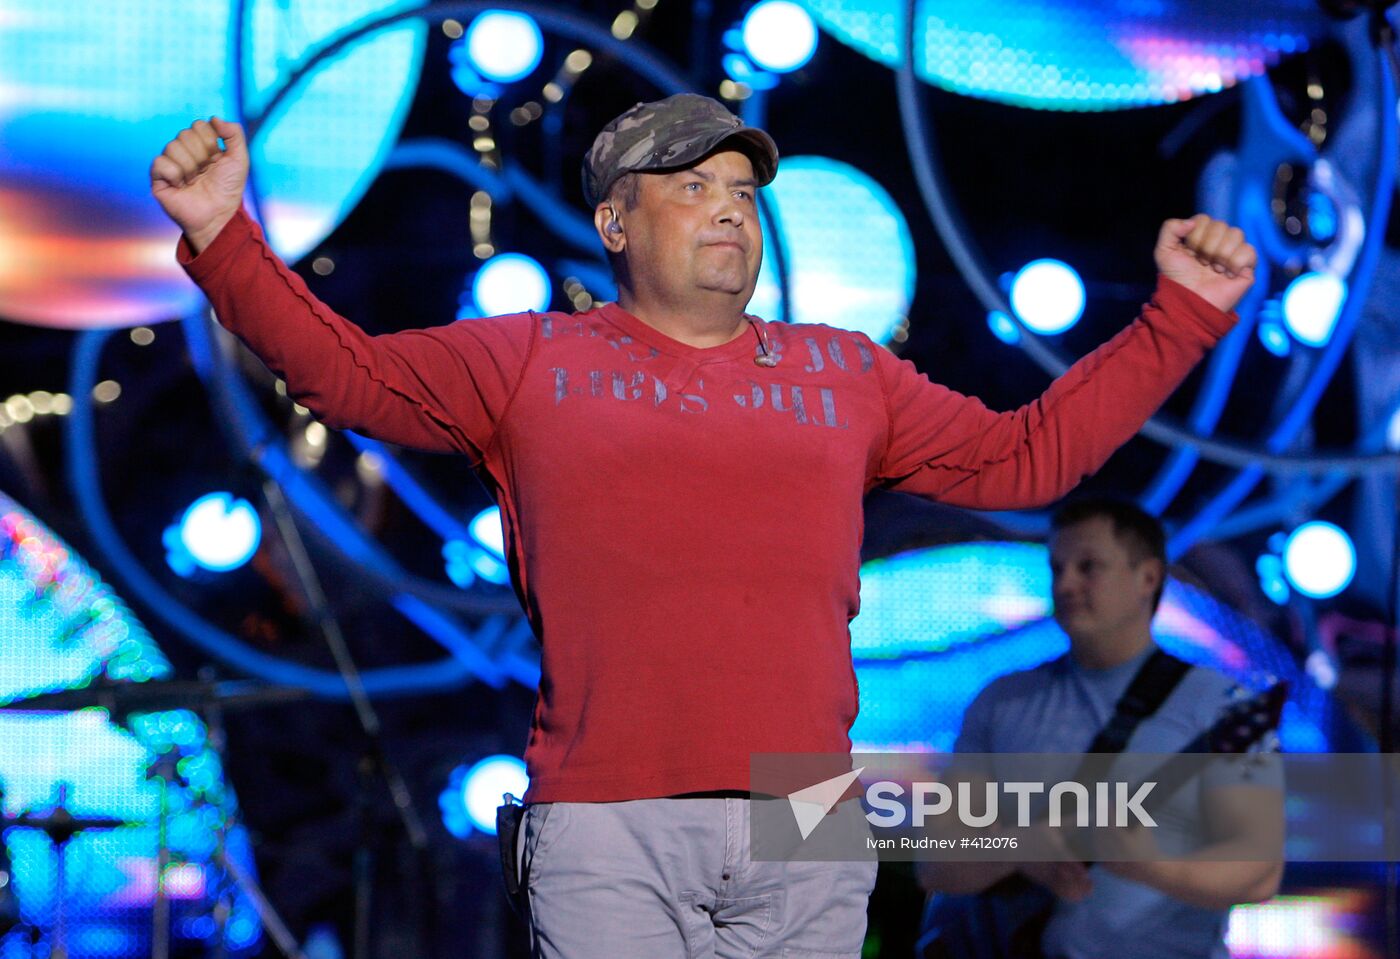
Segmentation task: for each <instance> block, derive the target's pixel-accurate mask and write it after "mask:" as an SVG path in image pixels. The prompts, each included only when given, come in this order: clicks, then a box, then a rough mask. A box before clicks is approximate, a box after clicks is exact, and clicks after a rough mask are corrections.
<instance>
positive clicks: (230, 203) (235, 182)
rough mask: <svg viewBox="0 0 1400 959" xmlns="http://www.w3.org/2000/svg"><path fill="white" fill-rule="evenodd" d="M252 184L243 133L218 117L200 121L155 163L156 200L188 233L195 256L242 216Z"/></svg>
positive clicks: (180, 136)
mask: <svg viewBox="0 0 1400 959" xmlns="http://www.w3.org/2000/svg"><path fill="white" fill-rule="evenodd" d="M221 139H222V140H223V141H224V145H223V147H222V148H220V147H219V140H221ZM247 182H248V144H247V141H245V140H244V138H243V128H242V127H241V126H239V125H238V124H237V123H230V122H229V121H227V120H220V119H219V118H218V117H212V118H210V120H209V121H207V122H206V121H204V120H196V121H195V122H194V123H192V124H190V125H189V126H188V127H186V128H185V129H183V130H181V131H180V134H179V136H177V137H175V139H173V140H171V141H170V142H169V143H167V144H166V145H165V149H164V150H162V151H161V153H160V155H159V156H157V157H156V158H155V159H154V160H152V161H151V195H152V196H154V197H155V198H156V200H157V201H158V202H159V203H160V205H161V208H162V209H163V210H165V212H166V215H167V216H169V217H170V219H172V220H174V221H175V222H176V224H178V225H179V227H180V229H181V230H183V231H184V232H185V237H186V238H187V239H188V240H189V243H190V246H191V248H193V250H194V252H195V253H199V252H200V251H202V250H203V249H204V248H205V247H206V246H208V245H209V244H210V243H211V242H213V240H214V237H216V236H218V235H219V231H220V230H222V229H223V228H224V224H225V223H227V222H228V221H229V220H230V219H232V218H233V215H234V214H235V213H237V212H238V208H239V207H240V206H241V205H242V203H243V187H244V185H245V184H246V183H247Z"/></svg>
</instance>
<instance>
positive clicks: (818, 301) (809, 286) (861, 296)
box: [748, 156, 915, 343]
mask: <svg viewBox="0 0 1400 959" xmlns="http://www.w3.org/2000/svg"><path fill="white" fill-rule="evenodd" d="M764 195H765V196H766V198H767V199H768V201H769V204H770V206H771V208H772V210H773V213H774V218H775V220H776V221H777V224H778V229H779V231H780V232H781V235H782V240H783V251H784V253H785V254H786V267H787V285H788V292H789V293H790V294H791V297H792V299H791V302H790V304H789V307H790V314H791V318H792V320H793V321H794V322H798V323H826V324H828V325H830V326H836V327H840V328H842V329H847V330H859V331H860V332H862V333H865V334H866V335H867V336H869V337H870V338H871V339H872V340H875V341H876V342H877V343H888V342H889V341H890V339H891V338H892V337H893V336H894V334H895V332H896V331H897V330H899V329H900V328H901V327H902V326H903V325H904V324H905V323H906V322H907V315H908V312H909V303H910V301H911V300H912V299H913V296H914V278H915V266H914V240H913V237H912V236H911V235H910V232H909V224H908V223H907V222H906V221H905V219H904V216H903V214H901V213H900V211H899V206H898V205H897V204H896V203H895V202H894V200H893V199H892V198H891V197H890V195H889V194H888V193H887V192H885V189H884V188H883V187H881V186H880V184H878V183H876V182H875V181H874V180H872V179H871V178H870V177H868V176H866V175H865V174H864V173H862V172H861V171H859V170H857V169H856V168H855V167H853V166H850V165H849V164H846V163H842V162H840V161H838V160H830V159H827V158H825V157H813V156H797V157H787V158H784V160H783V165H782V168H781V169H780V170H779V171H778V176H777V179H775V180H774V181H773V182H772V183H771V184H770V185H769V186H767V187H766V188H765V190H764ZM764 229H765V240H764V242H765V243H766V244H767V248H768V251H769V252H768V253H767V254H766V255H765V256H764V258H763V266H762V268H761V269H760V270H759V274H758V286H757V288H756V289H755V291H754V296H753V299H752V300H750V301H749V305H748V311H749V312H750V313H753V314H756V315H758V316H762V317H764V318H765V319H768V320H777V319H781V317H782V292H781V290H780V288H779V286H778V275H777V270H776V268H775V266H774V261H775V257H774V256H773V253H772V249H773V238H772V237H771V236H769V235H768V234H767V224H766V223H765V225H764Z"/></svg>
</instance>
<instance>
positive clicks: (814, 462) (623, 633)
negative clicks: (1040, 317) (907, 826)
mask: <svg viewBox="0 0 1400 959" xmlns="http://www.w3.org/2000/svg"><path fill="white" fill-rule="evenodd" d="M220 139H222V141H223V144H222V146H220V143H219V140H220ZM777 165H778V154H777V149H776V147H775V146H774V145H773V142H772V140H771V139H770V138H769V137H768V135H767V134H766V133H763V132H762V131H760V130H757V129H754V128H751V127H746V126H744V125H743V124H742V123H741V122H740V121H739V119H738V118H737V117H734V116H733V115H732V114H730V113H729V111H728V110H726V109H725V108H724V107H723V106H721V105H720V104H719V103H717V102H715V101H713V100H710V99H708V98H705V97H700V96H695V95H693V94H682V95H678V96H675V97H670V98H667V99H666V100H662V101H658V102H656V103H649V104H638V105H637V106H636V107H633V108H632V109H631V110H629V111H627V112H625V113H624V114H622V115H621V116H620V117H618V118H617V119H615V120H613V121H612V122H611V123H609V124H608V125H607V126H606V127H605V128H604V129H603V131H602V132H601V133H600V134H599V136H598V138H597V140H596V141H595V142H594V144H593V147H592V149H591V150H590V151H589V154H588V156H587V158H586V159H585V163H584V192H585V198H586V200H587V202H588V203H590V204H591V205H592V206H593V216H594V224H595V226H596V228H597V233H598V238H599V241H600V242H601V243H602V245H603V247H604V249H605V250H606V251H607V254H608V256H609V259H610V260H611V262H612V265H613V269H614V272H615V274H616V277H617V281H618V289H619V295H618V300H617V302H616V303H608V304H603V305H601V306H599V307H596V308H594V309H592V310H589V311H587V312H584V313H575V314H563V313H544V314H534V313H527V314H519V315H513V316H502V317H489V318H485V319H479V320H464V321H459V322H456V323H452V324H450V325H447V326H437V327H430V328H427V329H422V330H410V331H405V332H402V333H396V334H390V335H386V336H377V337H371V336H367V335H366V334H365V333H364V332H363V331H361V330H360V329H358V328H357V327H355V326H354V325H353V324H351V323H349V322H348V321H347V320H345V319H344V318H343V317H340V316H338V315H337V314H336V313H335V312H334V311H332V310H331V309H330V308H329V307H328V306H326V305H325V304H324V303H322V302H321V301H319V300H317V299H316V298H315V297H314V296H313V295H312V294H311V293H310V291H309V290H308V289H307V288H306V285H305V284H304V283H303V282H302V280H301V279H300V277H298V276H297V275H296V274H294V273H292V272H291V271H290V270H288V269H287V267H286V266H285V264H283V263H282V262H281V260H280V259H278V258H277V256H276V255H275V254H274V253H273V252H272V251H271V250H270V249H269V248H268V246H267V245H266V243H265V242H264V240H263V236H262V232H261V230H260V229H259V228H258V226H257V225H256V224H255V223H253V222H252V220H251V219H250V218H249V217H248V215H247V214H246V212H245V211H244V210H243V209H242V195H243V189H244V185H245V183H246V178H247V170H248V153H247V148H246V144H245V143H244V139H243V132H242V130H241V129H240V128H239V127H238V126H237V125H236V124H232V123H228V122H226V121H222V120H219V119H214V120H212V121H210V122H205V121H203V120H201V121H197V122H196V123H194V124H193V125H191V126H190V127H189V128H188V129H186V130H184V131H182V132H181V133H180V134H179V136H178V137H177V138H176V139H174V140H172V141H171V142H170V143H169V144H168V145H167V146H166V148H165V150H164V151H163V152H162V154H161V155H160V156H158V157H157V158H156V159H155V161H154V162H153V163H152V166H151V184H152V192H153V194H154V195H155V197H156V199H157V200H158V201H159V202H160V203H161V205H162V207H163V208H164V209H165V210H166V212H167V213H168V214H169V215H170V217H171V218H172V219H173V220H174V221H175V222H176V223H177V224H179V225H180V227H181V229H182V230H183V231H184V236H183V237H182V239H181V243H180V246H179V250H178V256H179V259H180V261H181V263H182V264H184V265H185V268H186V270H187V271H188V272H189V274H190V275H191V277H193V278H194V279H195V281H196V282H197V283H199V284H200V286H201V287H202V288H203V289H204V291H205V293H206V294H207V295H208V297H209V299H210V302H211V304H212V305H213V307H214V309H215V312H216V315H217V316H218V318H219V321H220V322H221V323H222V324H223V325H225V326H226V327H228V328H229V329H230V330H232V331H233V332H234V333H236V334H237V335H238V336H239V337H240V338H241V339H242V340H243V341H244V342H245V343H246V344H247V345H248V346H249V347H250V348H251V349H252V350H253V352H255V353H256V354H257V355H258V356H259V357H260V358H262V360H263V361H264V362H265V363H267V364H268V366H269V367H270V368H272V369H273V370H274V371H275V372H277V374H278V375H280V376H281V377H283V378H284V379H285V380H286V382H287V386H288V390H289V393H290V394H291V395H292V396H293V397H295V398H296V399H297V400H298V402H300V403H302V404H303V405H305V406H307V407H308V408H310V409H311V410H312V411H313V412H314V413H315V414H316V415H317V416H318V417H320V418H321V419H322V420H323V421H324V422H325V423H327V424H328V425H330V426H333V427H338V428H352V429H355V430H358V431H360V432H363V433H366V434H368V435H372V436H376V437H378V438H380V439H383V440H386V441H388V442H392V443H398V444H402V445H406V446H414V447H418V448H423V449H431V450H441V451H455V452H460V453H463V454H465V455H466V456H467V457H468V458H469V460H470V462H471V465H472V466H473V468H474V469H476V471H477V473H478V475H479V476H481V478H482V479H483V481H484V482H485V483H486V484H487V486H488V487H489V488H490V489H491V490H492V491H493V493H494V494H495V496H496V499H497V501H498V502H499V504H500V506H501V513H502V518H503V522H504V525H505V532H506V543H507V551H508V559H509V563H510V567H511V573H512V582H513V585H514V587H515V589H516V592H517V594H518V595H519V597H520V599H521V602H522V606H523V607H524V609H525V612H526V615H527V616H528V617H529V619H530V623H531V625H532V626H533V628H534V630H535V634H536V636H537V637H538V638H539V640H540V644H541V659H542V664H541V665H542V678H541V682H540V689H539V696H538V700H537V705H536V709H535V715H534V719H533V721H532V723H531V729H530V736H529V741H528V744H527V747H526V751H525V758H526V763H527V766H528V768H529V773H530V789H529V792H528V794H527V796H526V799H527V800H528V801H529V803H530V806H529V809H528V811H527V814H526V822H525V828H524V835H525V848H524V858H525V860H526V867H527V871H528V888H529V892H530V898H531V904H532V908H531V917H532V918H531V923H532V932H533V934H534V941H535V945H536V949H537V951H538V953H539V954H540V955H543V956H551V957H553V956H565V957H570V959H573V957H579V956H595V955H596V956H600V957H602V956H610V957H615V956H641V955H645V956H703V955H758V954H763V955H775V956H776V955H786V956H805V955H827V956H830V955H847V956H852V955H856V954H858V953H859V951H860V944H861V940H862V938H863V934H864V925H865V901H866V897H867V896H868V893H869V890H870V888H871V886H872V885H873V882H874V863H873V862H858V863H820V862H808V863H800V862H793V863H762V862H760V863H756V862H754V861H753V860H752V858H751V857H750V855H749V848H748V841H747V835H748V821H749V820H748V815H749V806H748V800H747V799H746V798H745V793H746V791H747V790H748V789H749V757H750V756H751V755H752V754H754V753H784V752H791V753H842V752H849V749H850V739H849V736H848V732H849V729H850V726H851V724H852V722H853V721H854V719H855V715H856V703H857V693H856V683H855V674H854V671H853V669H852V664H851V657H850V636H849V632H848V624H849V622H850V620H851V619H852V618H853V617H854V616H855V615H856V613H857V611H858V609H859V582H858V570H859V556H860V539H861V533H862V509H861V504H862V497H863V496H864V494H865V493H867V492H869V491H870V490H871V489H873V488H875V487H877V486H884V487H889V488H893V489H899V490H904V491H906V492H911V493H916V494H919V495H922V496H927V497H930V498H933V499H937V500H939V501H941V502H945V503H949V504H953V505H959V506H967V507H974V508H984V509H1016V508H1024V507H1031V506H1040V505H1044V504H1046V503H1049V502H1051V501H1053V500H1055V499H1057V498H1059V497H1060V496H1062V495H1064V493H1066V492H1068V491H1069V490H1070V489H1071V488H1073V486H1074V485H1075V484H1077V483H1078V482H1079V481H1080V480H1081V479H1082V478H1083V477H1084V476H1086V475H1088V474H1090V473H1092V472H1094V471H1095V470H1097V469H1098V468H1099V467H1100V466H1101V465H1102V464H1103V462H1104V460H1106V459H1107V458H1108V456H1109V455H1110V454H1111V453H1112V452H1113V451H1114V450H1115V449H1116V448H1117V447H1118V446H1120V445H1121V444H1122V443H1124V442H1125V441H1127V439H1128V438H1130V437H1131V436H1132V435H1133V434H1134V433H1135V432H1136V431H1137V430H1138V429H1139V428H1140V427H1141V425H1142V423H1143V421H1144V420H1146V419H1147V417H1149V416H1150V415H1151V414H1152V412H1153V411H1155V410H1156V409H1157V407H1158V406H1159V405H1160V404H1161V403H1162V402H1163V400H1165V399H1166V397H1167V396H1168V395H1170V393H1171V392H1172V390H1174V389H1175V388H1176V386H1177V385H1178V384H1179V383H1180V381H1181V380H1182V378H1184V377H1185V375H1186V374H1187V373H1188V372H1189V371H1190V369H1191V368H1192V366H1194V365H1195V363H1196V362H1197V361H1198V360H1199V359H1200V357H1201V356H1202V355H1203V354H1204V352H1205V351H1206V350H1207V349H1208V348H1209V347H1210V346H1212V345H1213V344H1214V343H1215V342H1216V341H1217V340H1218V339H1219V338H1220V337H1221V336H1223V335H1224V334H1225V333H1226V332H1227V331H1228V330H1229V329H1230V327H1231V326H1232V325H1233V322H1234V318H1233V317H1232V316H1230V315H1228V312H1227V311H1228V310H1230V309H1231V308H1232V307H1233V306H1234V304H1235V303H1236V302H1238V300H1239V298H1240V297H1241V296H1242V295H1243V294H1244V292H1245V290H1247V289H1248V287H1249V285H1250V283H1251V281H1252V274H1253V270H1252V268H1253V264H1254V257H1255V254H1254V250H1253V249H1252V248H1251V247H1250V246H1249V244H1247V243H1246V242H1245V241H1244V237H1243V235H1242V234H1241V233H1240V231H1239V230H1237V229H1234V228H1231V227H1229V226H1228V225H1226V224H1224V223H1220V222H1217V221H1213V220H1210V219H1209V218H1207V217H1204V216H1197V217H1194V218H1192V219H1190V220H1169V221H1168V222H1167V223H1166V224H1164V225H1163V227H1162V230H1161V233H1160V235H1159V237H1158V243H1157V249H1156V259H1157V266H1158V270H1159V272H1160V274H1161V278H1160V280H1159V284H1158V288H1157V291H1156V293H1155V294H1154V296H1153V299H1152V301H1151V302H1150V303H1149V304H1147V305H1146V306H1145V307H1144V309H1143V312H1142V315H1141V316H1140V317H1139V318H1138V319H1137V320H1136V321H1135V322H1134V323H1133V324H1132V325H1131V326H1129V327H1128V328H1127V329H1125V330H1124V331H1123V332H1121V333H1119V334H1118V335H1117V336H1115V337H1114V338H1113V339H1112V340H1110V341H1109V342H1108V343H1106V344H1104V345H1103V346H1102V347H1100V348H1099V349H1098V350H1095V351H1094V352H1093V353H1092V354H1090V355H1089V356H1086V357H1085V358H1083V359H1082V360H1080V361H1079V362H1078V363H1077V364H1075V366H1074V367H1072V368H1071V369H1070V370H1069V371H1067V372H1066V373H1065V374H1064V375H1063V376H1062V377H1060V378H1059V379H1058V380H1056V381H1055V382H1054V383H1053V384H1051V385H1050V387H1049V388H1048V389H1047V390H1046V392H1045V393H1044V395H1042V396H1041V397H1040V398H1039V399H1038V400H1036V401H1035V402H1033V403H1030V404H1027V405H1026V406H1025V407H1022V408H1021V409H1019V410H1016V411H1013V412H1009V413H994V412H992V411H990V410H988V409H987V408H986V407H985V406H983V405H982V404H981V403H980V402H978V401H977V400H975V399H972V398H970V397H966V396H961V395H959V394H956V393H954V392H952V391H950V390H948V389H946V388H944V387H942V386H939V385H937V384H935V383H932V382H930V381H929V380H928V379H927V377H925V376H923V375H922V374H920V373H918V372H917V371H916V370H915V369H914V367H913V366H912V364H910V363H908V362H903V361H900V360H897V359H896V358H895V357H894V356H893V355H891V354H890V353H889V352H888V351H886V350H884V349H883V348H881V347H879V346H877V345H876V344H874V343H872V342H871V341H870V340H869V339H868V338H867V337H865V336H863V335H861V334H858V333H851V332H848V331H845V330H839V329H835V328H832V327H826V326H820V325H791V326H789V325H784V324H773V323H769V322H767V321H765V320H763V319H761V318H759V317H755V316H750V315H748V314H746V313H745V312H744V308H745V306H746V305H747V304H748V301H749V298H750V296H751V295H752V293H753V290H754V285H755V282H756V280H757V276H758V267H759V262H760V259H761V256H762V235H761V233H760V231H759V224H758V215H757V207H756V196H755V194H756V191H757V190H758V188H759V187H761V186H763V185H764V184H766V183H768V182H769V181H770V180H772V178H773V176H774V175H775V173H776V171H777ZM853 240H858V238H853ZM843 805H850V804H843ZM842 814H843V815H848V816H857V817H858V816H859V810H858V808H854V807H852V808H848V809H847V810H846V811H844V812H843V813H842Z"/></svg>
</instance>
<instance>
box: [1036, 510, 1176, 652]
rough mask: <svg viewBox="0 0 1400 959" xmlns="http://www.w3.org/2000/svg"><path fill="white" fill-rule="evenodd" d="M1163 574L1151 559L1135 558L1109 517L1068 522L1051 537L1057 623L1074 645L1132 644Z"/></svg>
mask: <svg viewBox="0 0 1400 959" xmlns="http://www.w3.org/2000/svg"><path fill="white" fill-rule="evenodd" d="M1162 573H1163V570H1162V564H1161V563H1159V562H1158V561H1156V560H1154V559H1150V558H1144V559H1141V560H1139V561H1137V562H1134V561H1133V555H1132V553H1130V552H1129V551H1128V548H1127V546H1125V545H1124V544H1123V542H1122V541H1121V540H1119V538H1118V537H1117V536H1116V535H1115V534H1114V532H1113V521H1112V520H1110V519H1109V518H1108V517H1107V516H1095V517H1092V518H1090V519H1087V520H1085V521H1083V522H1082V523H1075V524H1074V525H1073V526H1067V527H1065V528H1064V529H1061V530H1059V531H1057V532H1056V533H1055V534H1054V536H1053V537H1052V538H1051V540H1050V592H1051V596H1052V598H1053V599H1054V603H1055V622H1057V623H1059V624H1060V628H1061V629H1063V630H1064V631H1065V632H1066V633H1067V634H1068V635H1069V638H1070V640H1071V642H1072V643H1076V644H1082V643H1092V644H1094V645H1095V646H1096V647H1098V648H1100V649H1104V648H1111V647H1112V646H1113V645H1114V644H1116V643H1124V644H1127V643H1131V642H1133V641H1135V640H1136V639H1137V638H1138V637H1140V636H1141V634H1142V631H1143V630H1145V629H1147V628H1148V627H1149V626H1150V624H1151V622H1152V602H1153V597H1154V596H1155V594H1156V591H1157V587H1158V585H1159V584H1160V583H1161V581H1162V579H1161V577H1162Z"/></svg>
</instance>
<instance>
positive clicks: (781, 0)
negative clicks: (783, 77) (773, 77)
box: [739, 0, 817, 73]
mask: <svg viewBox="0 0 1400 959" xmlns="http://www.w3.org/2000/svg"><path fill="white" fill-rule="evenodd" d="M739 32H740V36H742V37H743V40H744V50H745V52H746V53H748V55H749V58H750V59H751V60H753V62H754V63H756V64H758V65H759V66H760V67H762V68H763V69H765V70H769V71H771V72H773V73H791V72H792V71H793V70H797V69H800V68H801V67H803V66H805V65H806V63H807V61H808V60H810V59H812V54H814V53H815V52H816V50H817V25H816V24H815V23H813V22H812V15H811V14H810V13H808V12H807V11H806V10H804V9H803V8H802V7H800V6H798V5H797V4H795V3H792V2H791V0H763V2H762V3H757V4H754V6H753V8H752V9H750V10H749V12H748V14H747V15H746V16H745V17H744V23H743V26H742V27H741V28H740V31H739Z"/></svg>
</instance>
